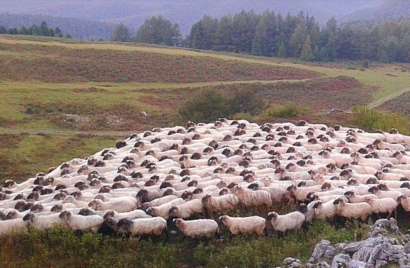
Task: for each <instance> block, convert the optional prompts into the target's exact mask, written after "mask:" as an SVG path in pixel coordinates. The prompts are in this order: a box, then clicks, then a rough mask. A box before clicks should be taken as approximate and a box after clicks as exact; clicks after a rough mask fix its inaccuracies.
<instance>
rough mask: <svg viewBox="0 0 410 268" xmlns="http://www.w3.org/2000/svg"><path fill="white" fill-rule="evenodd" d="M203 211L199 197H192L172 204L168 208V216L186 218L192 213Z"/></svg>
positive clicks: (201, 212)
mask: <svg viewBox="0 0 410 268" xmlns="http://www.w3.org/2000/svg"><path fill="white" fill-rule="evenodd" d="M203 213H204V206H203V205H202V201H201V200H200V199H193V200H190V201H188V202H186V203H183V204H180V205H174V206H172V207H171V208H170V209H169V216H170V217H173V218H183V219H187V218H189V217H191V216H193V215H197V214H203Z"/></svg>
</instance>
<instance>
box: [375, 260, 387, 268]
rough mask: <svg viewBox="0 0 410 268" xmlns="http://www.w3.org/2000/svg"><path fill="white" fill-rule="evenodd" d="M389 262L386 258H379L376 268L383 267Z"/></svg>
mask: <svg viewBox="0 0 410 268" xmlns="http://www.w3.org/2000/svg"><path fill="white" fill-rule="evenodd" d="M386 264H387V261H384V260H377V261H376V268H379V267H382V266H384V265H386Z"/></svg>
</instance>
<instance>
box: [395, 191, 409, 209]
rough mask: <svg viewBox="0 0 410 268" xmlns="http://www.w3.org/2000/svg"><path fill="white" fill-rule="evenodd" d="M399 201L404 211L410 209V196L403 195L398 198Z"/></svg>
mask: <svg viewBox="0 0 410 268" xmlns="http://www.w3.org/2000/svg"><path fill="white" fill-rule="evenodd" d="M397 203H399V204H401V205H402V207H403V209H404V211H410V197H408V196H405V195H401V196H399V197H398V198H397Z"/></svg>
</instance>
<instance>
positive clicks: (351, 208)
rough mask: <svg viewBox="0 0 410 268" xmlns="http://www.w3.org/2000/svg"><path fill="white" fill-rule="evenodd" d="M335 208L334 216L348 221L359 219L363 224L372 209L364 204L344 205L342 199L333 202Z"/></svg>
mask: <svg viewBox="0 0 410 268" xmlns="http://www.w3.org/2000/svg"><path fill="white" fill-rule="evenodd" d="M333 205H334V206H335V207H336V215H338V216H341V217H344V218H348V219H361V220H362V221H363V222H365V221H366V220H367V219H368V217H369V216H370V215H371V214H372V207H371V206H370V205H369V204H367V203H365V202H360V203H354V204H352V203H346V202H345V201H344V200H343V199H336V200H335V201H334V202H333Z"/></svg>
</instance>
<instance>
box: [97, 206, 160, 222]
mask: <svg viewBox="0 0 410 268" xmlns="http://www.w3.org/2000/svg"><path fill="white" fill-rule="evenodd" d="M103 218H104V219H106V218H115V219H117V220H119V219H123V218H132V219H139V218H152V216H150V215H148V214H147V213H145V212H144V211H143V210H140V209H136V210H132V211H130V212H123V213H119V212H117V211H114V210H110V211H107V212H106V213H105V214H104V216H103Z"/></svg>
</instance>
